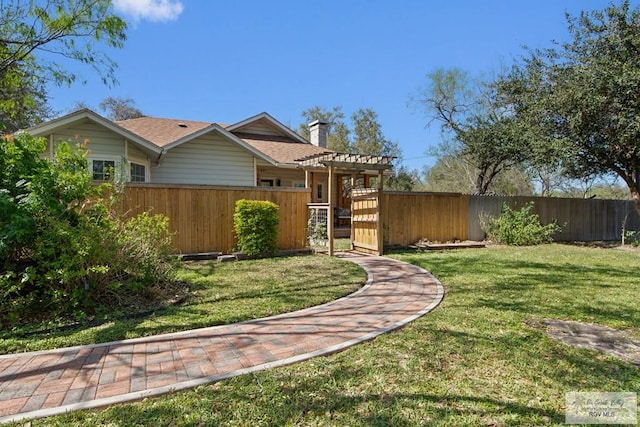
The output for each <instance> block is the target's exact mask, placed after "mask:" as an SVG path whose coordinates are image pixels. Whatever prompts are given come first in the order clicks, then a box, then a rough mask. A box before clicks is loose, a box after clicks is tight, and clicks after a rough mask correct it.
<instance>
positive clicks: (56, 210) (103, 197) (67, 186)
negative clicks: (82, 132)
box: [0, 133, 172, 326]
mask: <svg viewBox="0 0 640 427" xmlns="http://www.w3.org/2000/svg"><path fill="white" fill-rule="evenodd" d="M45 147H46V144H45V142H44V140H43V139H38V138H33V137H32V136H30V135H28V134H26V133H19V134H17V135H15V137H5V138H2V139H0V324H3V325H5V326H6V325H11V324H13V323H15V322H16V321H17V319H19V318H26V319H29V318H33V317H34V316H40V317H42V318H44V317H51V316H56V317H60V316H69V315H73V316H75V317H86V315H87V314H88V313H90V312H91V311H92V310H94V309H96V307H98V306H99V305H100V304H101V298H102V297H103V296H104V295H105V294H106V293H108V292H109V289H110V288H109V287H110V286H111V285H112V284H113V283H114V282H118V283H120V285H122V284H129V285H131V286H133V284H135V286H136V287H137V289H141V288H143V287H144V286H147V285H150V284H155V283H157V282H158V281H163V280H167V279H168V278H169V277H170V275H171V274H170V273H171V271H172V264H171V263H172V260H171V259H170V258H169V257H167V256H166V255H167V254H169V253H171V249H170V236H169V234H168V221H167V220H166V218H163V217H160V216H150V215H148V214H143V215H142V216H139V217H136V218H133V219H126V218H124V217H122V216H119V215H117V214H116V211H117V210H116V209H114V206H116V205H114V203H115V201H116V200H115V198H116V197H117V195H118V194H117V193H118V192H117V191H116V190H114V188H113V187H112V186H110V185H109V184H105V185H102V186H99V187H98V186H94V185H93V183H92V180H91V175H90V174H89V171H88V166H87V160H86V156H85V153H84V152H83V150H82V147H78V148H79V149H72V148H71V147H70V146H69V145H68V144H65V143H61V144H59V145H58V146H57V148H56V150H55V153H54V155H53V159H52V160H48V159H46V158H44V157H43V156H42V154H43V152H44V150H45ZM120 285H119V286H120Z"/></svg>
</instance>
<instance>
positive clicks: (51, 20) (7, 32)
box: [0, 0, 126, 134]
mask: <svg viewBox="0 0 640 427" xmlns="http://www.w3.org/2000/svg"><path fill="white" fill-rule="evenodd" d="M125 29H126V24H125V22H124V21H123V20H122V19H121V18H119V17H118V16H116V15H115V14H113V13H112V2H111V1H110V0H47V1H40V0H4V1H2V2H0V123H1V124H3V125H2V126H0V127H3V128H4V129H5V130H4V132H7V133H10V132H14V131H15V130H17V129H21V128H25V127H28V126H31V125H33V124H36V123H38V122H40V121H42V120H45V119H47V118H49V117H50V115H51V112H50V111H49V109H48V107H47V106H46V101H47V96H46V91H45V84H46V83H48V82H53V83H56V84H62V83H66V84H70V83H71V82H73V81H75V80H76V79H77V78H78V75H77V74H76V72H73V71H70V70H69V69H65V68H64V67H63V66H62V65H60V64H61V63H60V61H59V60H58V59H59V58H66V59H71V60H74V61H76V62H79V63H82V64H85V65H87V66H89V67H90V68H92V69H93V70H94V71H95V72H96V73H97V74H98V75H99V76H100V78H101V79H102V81H103V82H105V83H106V84H113V83H115V66H116V64H115V63H114V62H113V61H112V60H111V59H110V58H109V57H108V56H107V55H106V54H105V53H104V52H103V51H102V50H100V49H97V48H96V47H98V46H99V47H104V48H120V47H122V45H123V43H124V41H125V39H126V35H125ZM2 132H3V131H2V130H1V129H0V134H1V133H2Z"/></svg>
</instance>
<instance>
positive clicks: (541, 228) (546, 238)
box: [481, 202, 562, 246]
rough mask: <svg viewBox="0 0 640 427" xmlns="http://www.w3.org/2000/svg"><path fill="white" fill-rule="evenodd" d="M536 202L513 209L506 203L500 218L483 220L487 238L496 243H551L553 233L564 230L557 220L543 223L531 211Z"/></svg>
mask: <svg viewBox="0 0 640 427" xmlns="http://www.w3.org/2000/svg"><path fill="white" fill-rule="evenodd" d="M533 206H534V203H533V202H529V203H527V204H526V205H524V206H523V207H522V208H521V209H520V210H513V209H511V208H510V207H509V205H507V204H506V203H505V204H503V205H502V212H501V213H500V216H499V217H498V218H487V219H484V220H482V221H481V223H483V224H482V225H483V229H484V231H485V232H486V233H487V238H488V239H489V240H491V241H493V242H495V243H501V244H504V245H512V246H533V245H539V244H542V243H551V242H552V241H553V238H552V236H553V234H554V233H557V232H559V231H561V230H562V227H560V226H559V225H558V224H557V223H556V222H555V221H554V222H552V223H550V224H546V225H542V224H541V223H540V218H539V217H538V215H537V214H534V213H531V209H532V208H533Z"/></svg>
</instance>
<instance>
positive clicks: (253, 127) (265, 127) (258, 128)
mask: <svg viewBox="0 0 640 427" xmlns="http://www.w3.org/2000/svg"><path fill="white" fill-rule="evenodd" d="M233 132H240V133H252V134H255V135H270V136H282V131H281V130H278V129H275V128H273V127H272V126H270V125H269V124H268V123H267V122H265V121H262V120H258V121H257V122H253V123H250V124H248V125H246V126H242V127H240V128H238V129H234V131H233Z"/></svg>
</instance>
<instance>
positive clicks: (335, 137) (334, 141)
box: [298, 105, 351, 153]
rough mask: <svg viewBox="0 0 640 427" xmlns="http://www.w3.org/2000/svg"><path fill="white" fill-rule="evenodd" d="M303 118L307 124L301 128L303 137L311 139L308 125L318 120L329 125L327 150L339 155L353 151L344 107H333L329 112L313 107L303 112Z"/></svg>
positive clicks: (319, 107) (300, 131)
mask: <svg viewBox="0 0 640 427" xmlns="http://www.w3.org/2000/svg"><path fill="white" fill-rule="evenodd" d="M302 117H303V118H304V119H305V120H306V123H302V124H300V126H299V128H298V129H299V130H298V132H299V133H300V135H302V136H303V137H305V138H307V139H309V126H308V124H309V123H311V122H314V121H316V120H321V121H323V122H325V123H327V131H328V135H327V148H329V149H330V150H334V151H337V152H339V153H348V152H350V151H351V141H350V140H349V132H350V131H349V127H348V126H347V125H346V123H345V122H344V113H343V112H342V107H333V108H332V109H331V110H327V109H326V108H324V107H321V106H318V105H316V106H313V107H311V108H309V109H307V110H305V111H303V112H302Z"/></svg>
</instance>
